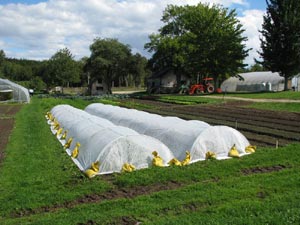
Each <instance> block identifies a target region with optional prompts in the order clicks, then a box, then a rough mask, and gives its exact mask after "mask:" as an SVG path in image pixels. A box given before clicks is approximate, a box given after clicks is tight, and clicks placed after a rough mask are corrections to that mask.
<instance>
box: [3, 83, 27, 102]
mask: <svg viewBox="0 0 300 225" xmlns="http://www.w3.org/2000/svg"><path fill="white" fill-rule="evenodd" d="M1 90H12V93H13V100H14V101H17V102H27V103H29V102H30V96H29V91H28V89H26V88H24V87H23V86H21V85H19V84H16V83H14V82H12V81H10V80H7V79H1V78H0V91H1Z"/></svg>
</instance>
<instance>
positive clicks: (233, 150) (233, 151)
mask: <svg viewBox="0 0 300 225" xmlns="http://www.w3.org/2000/svg"><path fill="white" fill-rule="evenodd" d="M228 156H229V157H233V158H239V157H240V154H239V152H238V150H237V149H236V147H235V144H234V145H233V146H232V148H231V149H230V150H229V152H228Z"/></svg>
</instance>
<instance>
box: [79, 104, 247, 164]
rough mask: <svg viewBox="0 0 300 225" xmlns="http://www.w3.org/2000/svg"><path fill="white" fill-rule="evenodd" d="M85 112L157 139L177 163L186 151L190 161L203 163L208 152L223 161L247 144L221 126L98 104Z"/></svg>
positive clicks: (236, 134) (234, 133)
mask: <svg viewBox="0 0 300 225" xmlns="http://www.w3.org/2000/svg"><path fill="white" fill-rule="evenodd" d="M85 111H86V112H88V113H90V114H92V115H96V116H99V117H101V118H105V119H107V120H109V121H111V122H113V123H114V124H116V125H120V126H125V127H128V128H131V129H133V130H135V131H137V132H139V133H140V134H145V135H148V136H151V137H154V138H157V139H158V140H160V141H161V142H162V143H164V144H165V145H166V146H167V147H169V149H170V150H171V151H172V153H173V154H174V156H175V157H176V158H177V159H179V160H183V159H184V157H185V153H186V151H190V153H191V160H192V161H198V160H204V159H205V158H206V153H207V152H209V151H212V152H214V153H215V154H216V156H217V158H220V159H223V158H227V156H228V152H229V150H230V149H231V147H232V146H233V145H235V146H236V148H237V150H238V152H239V154H240V155H243V154H245V153H246V151H245V149H246V147H247V146H249V142H248V140H247V139H246V138H245V137H244V136H243V135H242V134H241V133H240V132H238V131H237V130H235V129H232V128H230V127H225V126H210V125H209V124H207V123H205V122H202V121H197V120H190V121H186V120H183V119H180V118H177V117H163V116H160V115H157V114H151V113H147V112H143V111H138V110H135V109H126V108H122V107H118V106H111V105H104V104H101V103H94V104H90V105H89V106H87V107H86V108H85Z"/></svg>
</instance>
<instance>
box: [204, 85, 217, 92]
mask: <svg viewBox="0 0 300 225" xmlns="http://www.w3.org/2000/svg"><path fill="white" fill-rule="evenodd" d="M206 91H207V93H213V92H214V91H215V87H214V86H212V85H209V86H208V87H207V88H206Z"/></svg>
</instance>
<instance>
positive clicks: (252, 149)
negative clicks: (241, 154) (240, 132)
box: [245, 145, 256, 153]
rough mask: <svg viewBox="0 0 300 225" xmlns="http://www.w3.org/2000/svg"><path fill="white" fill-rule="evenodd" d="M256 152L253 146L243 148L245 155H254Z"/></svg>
mask: <svg viewBox="0 0 300 225" xmlns="http://www.w3.org/2000/svg"><path fill="white" fill-rule="evenodd" d="M255 151H256V146H254V145H249V146H247V147H246V148H245V152H247V153H254V152H255Z"/></svg>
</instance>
